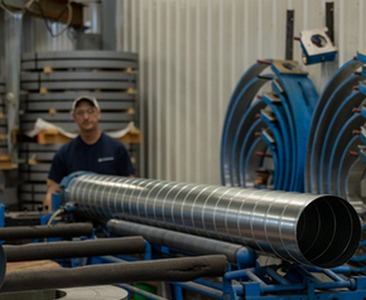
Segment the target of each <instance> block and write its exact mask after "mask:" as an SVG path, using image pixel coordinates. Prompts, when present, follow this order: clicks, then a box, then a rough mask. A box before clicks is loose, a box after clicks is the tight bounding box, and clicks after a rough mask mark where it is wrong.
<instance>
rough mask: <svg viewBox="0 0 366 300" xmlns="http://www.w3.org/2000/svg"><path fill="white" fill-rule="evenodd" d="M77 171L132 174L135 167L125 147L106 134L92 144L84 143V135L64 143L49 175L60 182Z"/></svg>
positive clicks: (53, 161)
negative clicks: (82, 137)
mask: <svg viewBox="0 0 366 300" xmlns="http://www.w3.org/2000/svg"><path fill="white" fill-rule="evenodd" d="M76 171H91V172H95V173H98V174H104V175H118V176H130V175H133V174H134V171H135V170H134V167H133V166H132V163H131V159H130V156H129V154H128V152H127V149H126V148H125V146H124V145H123V144H122V143H120V142H119V141H117V140H115V139H113V138H111V137H110V136H108V135H106V134H104V133H102V135H101V136H100V138H99V140H98V141H97V142H96V143H94V144H92V145H88V144H86V143H84V142H83V140H82V139H81V138H80V136H78V137H76V138H75V139H73V140H72V141H70V142H69V143H67V144H65V145H63V146H62V147H61V148H60V149H59V150H58V151H57V153H56V154H55V156H54V157H53V160H52V165H51V169H50V171H49V173H48V178H49V179H52V180H53V181H55V182H57V183H60V182H61V180H62V179H63V178H64V177H65V176H67V175H69V174H71V173H73V172H76Z"/></svg>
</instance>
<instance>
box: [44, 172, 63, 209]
mask: <svg viewBox="0 0 366 300" xmlns="http://www.w3.org/2000/svg"><path fill="white" fill-rule="evenodd" d="M47 186H48V189H47V194H46V197H45V199H44V200H43V208H44V209H45V210H46V211H48V212H51V211H52V194H53V193H56V192H57V190H58V188H59V186H60V185H59V184H58V183H57V182H55V181H53V180H52V179H48V180H47Z"/></svg>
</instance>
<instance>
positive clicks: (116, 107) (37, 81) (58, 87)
mask: <svg viewBox="0 0 366 300" xmlns="http://www.w3.org/2000/svg"><path fill="white" fill-rule="evenodd" d="M21 71H22V72H21V90H22V95H21V99H20V130H21V132H22V133H23V134H25V133H27V132H29V131H30V130H32V129H34V126H35V123H36V121H37V119H42V120H45V121H47V122H50V123H51V124H53V125H55V126H58V127H61V128H62V129H63V130H66V131H67V132H70V133H77V126H76V125H75V124H74V122H73V120H72V116H71V114H70V110H71V104H72V102H73V100H74V99H75V98H76V97H78V96H80V95H91V96H95V97H96V98H97V99H98V102H99V105H100V107H101V110H102V117H101V121H100V128H101V129H102V130H103V131H105V132H113V131H117V130H121V129H124V128H125V127H126V126H127V124H128V123H129V122H134V123H135V124H136V126H138V113H137V110H138V105H137V55H136V54H133V53H126V52H117V51H102V50H101V51H64V52H42V53H27V54H24V55H23V57H22V62H21ZM60 146H61V144H54V145H47V144H37V140H36V139H33V140H30V139H24V141H23V142H22V143H21V145H20V158H21V160H22V161H24V163H23V164H22V165H20V166H19V167H20V170H21V173H22V175H21V176H22V179H23V184H22V185H21V188H20V201H21V202H22V203H31V204H37V203H40V200H41V194H43V191H44V189H45V182H46V180H47V174H48V170H49V168H50V164H51V160H52V157H53V154H54V152H55V151H56V150H57V149H58V148H59V147H60ZM128 148H130V147H128ZM134 149H136V147H134ZM131 156H133V158H134V160H135V161H136V159H135V157H136V156H137V154H136V153H131ZM136 164H137V165H136V168H137V169H138V162H136ZM29 189H31V192H30V193H29V191H30V190H29ZM43 195H44V194H43Z"/></svg>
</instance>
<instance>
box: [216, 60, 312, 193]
mask: <svg viewBox="0 0 366 300" xmlns="http://www.w3.org/2000/svg"><path fill="white" fill-rule="evenodd" d="M268 67H270V69H271V71H272V73H269V74H267V73H263V72H264V71H266V72H267V70H266V69H267V68H268ZM266 83H268V84H267V87H266V86H265V84H266ZM269 84H270V87H271V89H268V85H269ZM317 97H318V95H317V92H316V90H315V87H314V85H313V84H312V82H311V81H310V80H309V79H308V77H307V73H306V72H304V71H303V70H301V69H300V67H299V65H298V64H297V63H296V62H293V61H279V60H266V61H258V62H257V63H256V64H254V65H253V66H252V67H251V68H250V69H249V70H248V71H247V72H246V73H245V74H244V75H243V77H242V78H241V79H240V81H239V83H238V85H237V86H236V88H235V90H234V92H233V94H232V97H231V100H230V103H229V106H228V109H227V113H226V117H225V123H224V128H223V134H222V141H221V179H222V183H223V184H224V185H228V186H230V185H231V186H243V187H253V186H256V187H261V188H263V187H265V188H274V189H276V190H285V191H298V192H303V191H304V166H305V157H306V153H305V150H306V143H307V137H308V130H309V124H310V120H311V116H312V112H313V109H314V107H315V104H316V101H317ZM264 176H267V177H269V179H270V180H265V179H263V178H265V177H264ZM258 179H259V180H258ZM271 179H272V180H271Z"/></svg>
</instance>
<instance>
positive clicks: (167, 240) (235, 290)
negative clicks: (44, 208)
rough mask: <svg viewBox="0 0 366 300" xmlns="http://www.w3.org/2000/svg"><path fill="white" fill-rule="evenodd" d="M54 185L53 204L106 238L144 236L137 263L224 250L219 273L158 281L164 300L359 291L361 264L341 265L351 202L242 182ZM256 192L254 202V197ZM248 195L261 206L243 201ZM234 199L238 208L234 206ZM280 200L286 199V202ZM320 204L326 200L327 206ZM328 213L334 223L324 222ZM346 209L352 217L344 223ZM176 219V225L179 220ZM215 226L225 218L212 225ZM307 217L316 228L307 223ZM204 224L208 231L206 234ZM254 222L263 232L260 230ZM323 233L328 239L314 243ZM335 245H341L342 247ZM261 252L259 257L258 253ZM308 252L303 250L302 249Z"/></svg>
mask: <svg viewBox="0 0 366 300" xmlns="http://www.w3.org/2000/svg"><path fill="white" fill-rule="evenodd" d="M64 183H65V186H64V187H63V193H64V194H63V195H62V204H63V205H65V204H66V203H68V202H70V203H75V204H76V207H77V209H76V212H78V213H79V214H81V215H83V216H84V217H87V218H90V219H93V220H96V221H98V220H99V221H100V224H101V227H99V229H98V230H102V231H103V232H104V233H105V234H106V235H107V236H110V237H114V236H130V235H141V236H143V237H144V239H145V241H146V251H145V255H144V258H143V259H144V260H154V259H160V258H164V257H177V256H197V255H203V254H204V255H209V254H218V253H220V254H225V256H226V257H227V260H228V267H227V272H226V273H224V274H223V275H222V277H215V278H207V277H205V278H199V279H196V280H194V281H189V282H174V281H171V282H168V284H169V286H170V291H171V294H170V296H169V297H168V299H177V300H180V299H185V295H186V293H187V292H192V293H198V294H201V295H204V296H207V297H210V298H212V299H222V300H224V299H225V300H226V299H238V300H239V299H253V300H264V299H266V300H267V299H271V300H283V299H286V300H287V299H289V300H305V299H314V300H315V299H317V300H326V299H327V300H328V299H338V300H343V299H345V300H347V299H364V298H365V297H366V277H365V276H363V272H364V271H365V270H364V269H363V268H362V267H355V265H353V264H352V259H351V264H347V263H346V262H347V261H349V259H350V258H351V257H352V256H353V254H354V252H355V250H356V248H357V247H358V240H359V234H360V232H361V228H360V224H359V218H358V216H357V214H356V212H355V210H354V208H353V207H352V206H351V205H349V204H348V202H346V201H344V200H342V199H340V198H336V197H333V196H331V198H327V197H328V196H325V195H319V196H316V195H309V194H301V193H286V192H281V193H278V192H273V191H272V192H271V191H261V190H258V191H257V192H255V193H254V194H252V193H253V190H245V189H242V188H240V189H235V188H229V187H222V186H206V185H191V184H184V183H174V182H164V181H163V182H161V181H154V180H148V179H141V178H123V177H114V176H103V175H97V174H91V173H85V174H77V175H76V176H75V177H73V176H70V177H68V178H67V179H65V181H64ZM111 183H113V184H111ZM239 191H240V193H239ZM257 197H260V198H261V199H262V202H258V200H257V199H258V198H257ZM189 199H190V200H189ZM244 199H246V200H245V201H244ZM286 199H288V200H286ZM290 199H294V201H293V202H291V201H290ZM305 199H307V200H305ZM264 200H265V201H264ZM328 200H329V202H328ZM252 201H253V202H252ZM255 201H256V203H258V204H259V203H262V205H256V206H252V205H251V203H253V204H254V203H255ZM263 201H264V202H263ZM287 201H290V202H287ZM338 201H340V202H338ZM225 203H226V204H225ZM230 203H231V204H230ZM239 203H243V205H242V206H241V207H240V205H239V206H237V205H238V204H239ZM286 203H288V204H286ZM290 203H293V204H295V203H296V204H295V206H292V204H290ZM326 203H329V204H330V203H334V207H333V208H331V206H328V205H327V204H326ZM226 205H229V207H230V206H232V207H235V210H232V209H229V210H227V208H226V209H225V207H226ZM344 205H345V206H344ZM337 206H339V209H337ZM178 207H180V208H178ZM281 207H282V208H284V207H286V208H284V209H282V213H280V215H278V216H276V217H275V218H274V219H273V220H275V219H278V220H281V219H282V220H283V221H284V220H287V221H286V222H287V225H285V223H283V222H282V221H279V222H277V225H274V223H272V222H273V220H272V218H271V217H270V215H271V213H270V212H271V211H272V214H276V213H278V212H280V211H281V210H279V209H280V208H281ZM295 207H297V208H296V209H295ZM212 208H214V209H213V210H212ZM248 209H249V211H248ZM287 209H288V210H287ZM294 209H295V210H294ZM238 210H239V211H240V212H239V211H238ZM329 210H331V211H332V213H331V215H333V218H334V220H335V222H336V224H335V223H334V224H332V225H331V223H328V221H329V219H330V218H329V214H328V213H329ZM265 211H268V213H269V214H268V217H269V219H268V217H266V216H265V215H263V214H262V213H260V212H265ZM296 211H297V212H296ZM315 212H316V213H315ZM345 212H346V214H345ZM316 215H318V217H319V218H320V219H319V221H320V222H319V223H317V221H315V220H317V218H318V217H316V218H315V219H313V217H314V216H316ZM346 215H348V216H350V215H351V216H353V217H352V218H351V219H350V220H349V221H348V222H349V223H347V218H346V217H345V216H346ZM198 216H200V217H198ZM290 216H291V217H290ZM222 217H224V219H222ZM224 220H226V221H224ZM245 220H251V221H250V224H252V225H251V226H252V230H253V231H252V232H251V233H250V232H246V230H247V229H245V222H246V221H245ZM270 220H272V221H270ZM290 220H292V221H290ZM327 220H328V221H327ZM221 221H224V223H221ZM304 221H305V223H303V222H304ZM181 222H184V224H182V225H184V226H180V225H179V224H180V223H181ZM292 222H293V223H292ZM338 222H339V223H338ZM327 223H328V224H327ZM219 224H222V225H224V224H226V225H225V226H224V227H220V226H218V225H219ZM265 224H267V225H265ZM310 224H312V226H310ZM315 224H316V226H318V228H314V227H313V226H314V225H315ZM341 224H342V226H341ZM293 225H294V226H295V227H293ZM305 225H306V226H305ZM212 226H214V227H212ZM261 226H264V227H261ZM299 226H300V227H299ZM302 226H304V227H302ZM323 226H325V227H323ZM211 227H212V228H216V229H215V231H213V230H211V229H210V228H211ZM255 228H257V229H255ZM261 228H262V229H261ZM263 228H267V229H266V230H267V231H268V233H271V234H269V235H268V236H267V235H266V234H265V233H264V232H263V231H262V230H263ZM285 228H294V230H295V232H293V233H294V234H295V235H294V236H293V237H290V236H289V235H288V234H289V233H290V232H288V233H287V234H285V232H286V231H287V229H285ZM276 230H278V233H277V234H276ZM329 230H336V231H333V232H332V231H329ZM337 230H340V231H337ZM345 230H346V231H347V230H349V231H347V232H346V231H345ZM314 231H315V232H316V231H318V232H325V233H326V235H325V236H324V237H322V236H317V235H315V236H314V235H313V233H314ZM245 232H246V233H245ZM300 232H301V234H300ZM357 232H358V233H357ZM282 234H285V235H283V236H282ZM247 235H249V237H247ZM253 235H254V236H255V238H254V239H253ZM277 235H279V236H278V237H280V240H286V239H287V242H286V245H287V247H286V249H281V247H280V246H279V244H278V241H279V240H276V236H277ZM326 236H327V237H329V236H331V237H333V238H334V239H333V238H331V240H328V241H324V239H325V237H326ZM345 236H346V237H347V240H345V239H344V238H345ZM302 239H303V240H302ZM309 241H312V242H313V243H312V245H310V244H308V242H309ZM303 243H305V244H306V246H305V244H303ZM342 244H344V245H347V246H345V248H344V249H343V250H342V249H341V248H342V246H341V245H342ZM298 246H299V247H300V248H298ZM304 246H305V248H307V250H305V248H304ZM340 247H341V248H340ZM296 249H297V250H296ZM311 249H312V250H311ZM319 249H320V250H319ZM283 251H285V252H283ZM287 251H289V252H287ZM319 251H320V252H319ZM263 252H265V253H266V255H265V256H259V255H260V254H262V253H263ZM271 252H272V253H271ZM276 253H277V254H276ZM309 253H313V254H311V255H310V256H309ZM345 253H346V254H345ZM267 255H270V256H267ZM270 257H272V258H270ZM136 259H141V258H136V257H135V256H115V257H114V258H112V257H99V258H95V260H94V261H93V263H100V262H102V263H111V262H116V261H135V260H136ZM301 261H303V263H301ZM322 266H323V267H322ZM324 266H329V267H324ZM152 280H153V279H152ZM121 287H123V288H125V289H127V290H129V291H130V292H131V293H135V294H140V295H143V296H144V297H145V298H146V299H160V300H161V299H164V298H162V297H161V296H157V295H155V294H150V293H149V292H147V291H143V290H138V289H137V288H136V287H134V286H131V285H126V284H123V285H121Z"/></svg>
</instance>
